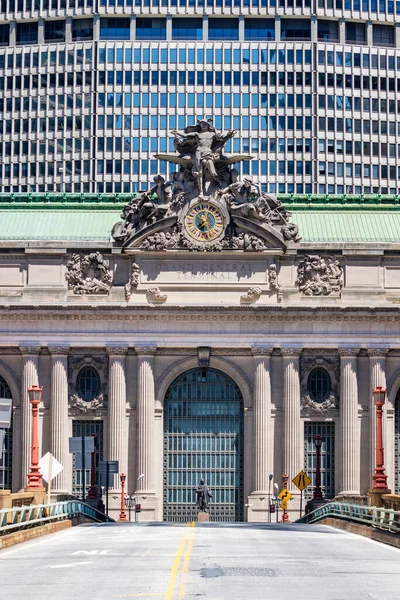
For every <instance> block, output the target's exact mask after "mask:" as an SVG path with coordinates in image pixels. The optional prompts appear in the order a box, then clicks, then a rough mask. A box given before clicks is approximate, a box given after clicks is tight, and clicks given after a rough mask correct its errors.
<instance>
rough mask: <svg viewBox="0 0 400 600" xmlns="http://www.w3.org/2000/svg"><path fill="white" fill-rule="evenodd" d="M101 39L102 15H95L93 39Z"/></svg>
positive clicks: (95, 40)
mask: <svg viewBox="0 0 400 600" xmlns="http://www.w3.org/2000/svg"><path fill="white" fill-rule="evenodd" d="M99 39H100V15H94V16H93V41H94V42H98V41H99Z"/></svg>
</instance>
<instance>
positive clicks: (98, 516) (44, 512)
mask: <svg viewBox="0 0 400 600" xmlns="http://www.w3.org/2000/svg"><path fill="white" fill-rule="evenodd" d="M74 517H87V518H89V519H92V520H93V521H96V522H98V523H105V522H112V521H114V519H111V518H110V517H108V516H107V515H105V514H103V513H101V512H99V511H98V510H96V509H95V508H92V507H91V506H89V505H88V504H85V503H84V502H81V501H80V500H67V501H65V502H56V503H53V504H37V505H30V506H21V507H18V508H3V509H2V510H0V535H3V534H5V533H11V532H13V531H16V530H17V529H22V528H27V527H33V526H36V525H44V524H46V523H50V522H52V521H62V520H65V519H72V518H74Z"/></svg>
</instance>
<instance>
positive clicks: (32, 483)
mask: <svg viewBox="0 0 400 600" xmlns="http://www.w3.org/2000/svg"><path fill="white" fill-rule="evenodd" d="M42 391H43V386H42V387H39V386H37V385H33V386H32V387H30V388H29V387H28V396H29V402H30V403H31V406H32V440H31V466H30V469H29V474H28V488H36V489H37V488H43V482H42V474H41V472H40V470H39V434H38V425H39V422H38V417H39V404H40V400H41V398H42Z"/></svg>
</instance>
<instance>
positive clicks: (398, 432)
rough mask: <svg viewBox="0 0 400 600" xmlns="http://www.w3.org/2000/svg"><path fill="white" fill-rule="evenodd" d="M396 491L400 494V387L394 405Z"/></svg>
mask: <svg viewBox="0 0 400 600" xmlns="http://www.w3.org/2000/svg"><path fill="white" fill-rule="evenodd" d="M394 493H395V494H400V388H399V389H398V390H397V394H396V400H395V405H394Z"/></svg>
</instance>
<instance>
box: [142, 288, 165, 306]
mask: <svg viewBox="0 0 400 600" xmlns="http://www.w3.org/2000/svg"><path fill="white" fill-rule="evenodd" d="M147 295H148V297H149V301H150V302H157V303H161V302H165V301H166V299H167V294H163V293H162V291H161V290H160V288H159V287H156V286H152V287H149V288H148V289H147Z"/></svg>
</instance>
